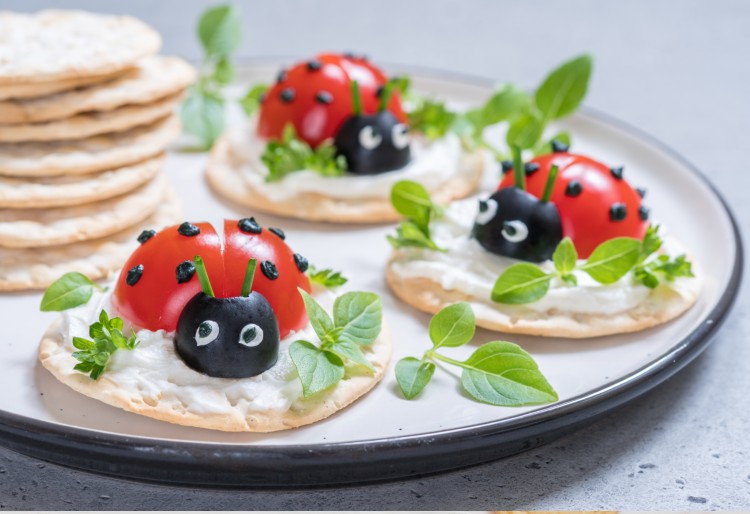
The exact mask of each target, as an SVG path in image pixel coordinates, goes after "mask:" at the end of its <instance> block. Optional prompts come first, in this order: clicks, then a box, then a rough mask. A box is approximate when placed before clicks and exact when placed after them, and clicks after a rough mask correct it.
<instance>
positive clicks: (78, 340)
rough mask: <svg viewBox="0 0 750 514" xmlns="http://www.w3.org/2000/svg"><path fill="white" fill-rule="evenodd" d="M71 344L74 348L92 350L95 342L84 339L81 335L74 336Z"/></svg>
mask: <svg viewBox="0 0 750 514" xmlns="http://www.w3.org/2000/svg"><path fill="white" fill-rule="evenodd" d="M73 346H74V347H75V348H78V349H79V350H93V349H95V348H96V344H94V342H93V341H89V340H88V339H84V338H82V337H74V338H73Z"/></svg>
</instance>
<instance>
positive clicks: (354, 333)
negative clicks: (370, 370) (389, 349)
mask: <svg viewBox="0 0 750 514" xmlns="http://www.w3.org/2000/svg"><path fill="white" fill-rule="evenodd" d="M333 321H334V325H335V326H336V328H341V329H343V330H342V331H341V334H340V335H339V339H338V340H339V341H344V342H345V341H350V342H353V343H356V344H363V345H368V344H371V343H372V342H373V341H375V339H376V338H377V337H378V335H379V334H380V327H381V323H382V321H383V304H382V303H381V301H380V297H379V296H378V295H376V294H375V293H366V292H359V291H357V292H349V293H344V294H343V295H341V296H339V297H338V298H336V301H335V302H333Z"/></svg>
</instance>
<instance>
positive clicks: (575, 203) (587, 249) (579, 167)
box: [500, 152, 648, 258]
mask: <svg viewBox="0 0 750 514" xmlns="http://www.w3.org/2000/svg"><path fill="white" fill-rule="evenodd" d="M529 162H530V163H533V164H537V165H538V166H539V169H538V170H537V171H535V172H533V173H531V174H530V175H527V176H526V190H527V191H528V192H529V193H531V194H532V195H534V196H536V197H537V198H541V196H542V194H543V193H544V186H545V185H546V183H547V176H548V175H549V170H550V167H551V166H552V164H557V166H558V168H559V171H558V176H557V180H556V181H555V186H554V188H553V190H552V195H551V197H550V201H551V202H554V204H555V205H556V206H557V210H558V212H559V213H560V221H561V222H562V230H563V236H568V237H570V238H571V239H572V240H573V244H574V245H575V247H576V250H578V255H579V256H580V257H581V258H586V257H588V256H589V255H591V252H593V251H594V249H595V248H596V247H597V246H599V245H600V244H601V243H603V242H604V241H607V240H609V239H612V238H614V237H634V238H637V239H642V238H643V236H644V235H645V233H646V229H647V228H648V221H646V220H645V219H642V218H643V217H646V218H647V216H644V215H643V214H642V213H641V211H640V209H641V197H640V195H639V194H638V193H637V192H636V191H635V189H633V188H632V187H631V186H630V184H628V183H627V182H626V181H625V180H623V179H622V178H617V177H616V173H613V172H612V170H611V168H609V167H608V166H606V165H604V164H602V163H600V162H598V161H595V160H593V159H590V158H589V157H585V156H583V155H575V154H570V153H565V152H561V153H553V154H548V155H542V156H539V157H536V158H534V159H532V160H531V161H529ZM571 182H577V183H578V184H579V185H580V192H579V193H578V194H574V193H575V192H576V191H577V190H578V188H577V187H575V184H574V185H573V186H570V184H571ZM513 185H515V180H514V176H513V173H512V172H511V173H507V174H506V175H505V177H503V180H502V181H501V183H500V188H504V187H511V186H513ZM617 205H623V206H624V212H625V215H624V218H623V219H613V217H612V214H611V210H612V208H613V206H617Z"/></svg>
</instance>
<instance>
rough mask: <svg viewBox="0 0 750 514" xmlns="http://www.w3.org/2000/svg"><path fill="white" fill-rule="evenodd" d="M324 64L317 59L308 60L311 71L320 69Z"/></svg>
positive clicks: (308, 67)
mask: <svg viewBox="0 0 750 514" xmlns="http://www.w3.org/2000/svg"><path fill="white" fill-rule="evenodd" d="M321 66H322V64H321V63H320V61H318V60H317V59H313V60H312V61H307V69H308V70H310V71H318V70H319V69H320V67H321Z"/></svg>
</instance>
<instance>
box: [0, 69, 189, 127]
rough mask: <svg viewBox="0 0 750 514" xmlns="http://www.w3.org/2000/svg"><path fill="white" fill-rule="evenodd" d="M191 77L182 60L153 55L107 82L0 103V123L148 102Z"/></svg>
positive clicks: (179, 87)
mask: <svg viewBox="0 0 750 514" xmlns="http://www.w3.org/2000/svg"><path fill="white" fill-rule="evenodd" d="M193 80H195V70H194V69H193V67H192V66H190V65H189V64H188V63H186V62H185V61H183V60H182V59H179V58H177V57H163V56H159V55H155V56H153V57H148V58H146V59H143V60H142V61H140V62H138V65H137V66H136V67H135V68H134V69H133V70H131V71H129V72H127V73H124V74H123V75H121V76H120V77H117V78H115V79H113V80H110V81H107V82H103V83H100V84H94V85H91V86H88V87H82V88H78V89H73V90H70V91H63V92H61V93H56V94H53V95H48V96H42V97H39V98H30V99H26V100H6V101H3V102H0V123H3V124H6V125H13V124H19V123H37V122H40V121H49V120H57V119H61V118H68V117H70V116H73V115H74V114H77V113H79V112H89V111H111V110H112V109H116V108H118V107H122V106H124V105H131V104H147V103H151V102H153V101H155V100H158V99H160V98H164V97H167V96H171V95H175V94H177V93H179V92H181V91H182V90H184V89H185V88H186V87H187V86H188V85H190V84H191V83H192V82H193Z"/></svg>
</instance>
